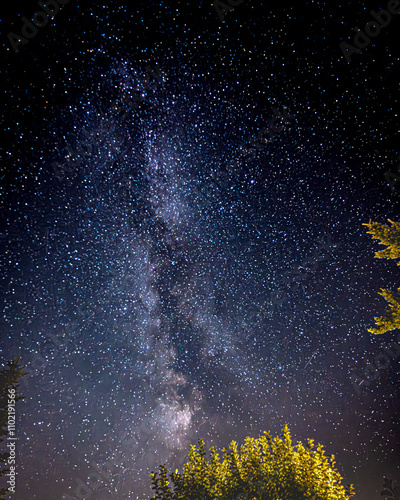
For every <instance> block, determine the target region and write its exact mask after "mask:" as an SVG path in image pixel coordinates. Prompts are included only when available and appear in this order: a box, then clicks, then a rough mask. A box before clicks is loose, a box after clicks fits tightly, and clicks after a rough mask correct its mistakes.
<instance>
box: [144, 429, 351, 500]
mask: <svg viewBox="0 0 400 500" xmlns="http://www.w3.org/2000/svg"><path fill="white" fill-rule="evenodd" d="M334 458H335V457H334V456H333V455H331V456H330V457H327V456H325V451H324V450H323V446H322V445H320V444H318V445H317V447H316V448H315V447H314V440H312V439H309V440H308V442H307V445H306V446H303V444H302V443H300V442H298V443H297V445H296V446H293V445H292V439H291V435H290V432H289V428H288V427H287V426H286V425H285V426H284V427H283V436H282V437H281V438H280V437H275V438H272V437H271V435H270V433H269V432H264V435H263V436H262V437H260V438H258V439H254V438H250V437H247V438H246V439H245V442H244V444H243V445H242V446H241V447H240V450H239V449H238V445H237V443H236V442H235V441H232V443H231V444H230V447H229V449H228V450H226V449H225V448H224V449H223V450H222V459H221V458H220V456H219V454H218V453H217V451H216V449H215V447H212V448H211V449H210V458H209V459H207V458H206V451H205V444H204V441H203V440H199V444H198V446H197V447H195V446H194V445H192V446H191V447H190V452H189V461H188V462H187V463H186V464H185V465H184V467H183V472H182V473H179V472H178V470H176V471H175V472H173V473H172V474H168V472H167V469H166V467H165V465H161V466H160V468H159V472H156V473H154V472H152V474H151V476H152V489H153V490H154V491H155V496H154V497H152V499H151V500H214V499H218V500H256V499H258V500H347V499H349V498H350V497H351V496H353V495H354V490H353V486H352V485H348V486H347V487H344V486H342V484H341V481H342V477H341V476H340V474H339V473H338V472H337V471H336V469H335V467H334V464H335V462H334Z"/></svg>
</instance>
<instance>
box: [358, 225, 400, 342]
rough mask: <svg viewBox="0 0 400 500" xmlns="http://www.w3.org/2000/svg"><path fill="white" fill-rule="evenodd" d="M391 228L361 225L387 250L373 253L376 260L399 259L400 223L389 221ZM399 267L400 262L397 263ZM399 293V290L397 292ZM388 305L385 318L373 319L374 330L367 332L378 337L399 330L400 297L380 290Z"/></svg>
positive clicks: (385, 290)
mask: <svg viewBox="0 0 400 500" xmlns="http://www.w3.org/2000/svg"><path fill="white" fill-rule="evenodd" d="M388 221H389V222H390V223H391V225H392V226H391V227H390V226H387V225H386V224H379V222H371V221H369V223H368V224H363V226H367V227H368V228H369V231H367V233H368V234H372V238H373V239H376V240H380V242H379V244H380V245H386V247H387V248H385V249H384V250H380V251H378V252H376V253H375V258H376V259H400V222H393V221H391V220H390V219H388ZM397 265H398V266H400V262H397ZM397 292H398V293H400V288H398V290H397ZM379 295H382V297H384V298H385V299H386V301H387V302H388V304H389V309H388V310H387V311H386V313H385V316H378V317H375V318H374V319H375V324H376V325H377V327H376V328H370V329H369V330H368V331H369V332H371V333H374V334H375V335H379V334H382V333H386V332H389V331H391V330H395V329H396V328H400V297H399V296H398V295H396V294H395V293H394V292H391V291H390V290H387V289H385V288H382V289H381V291H380V292H379Z"/></svg>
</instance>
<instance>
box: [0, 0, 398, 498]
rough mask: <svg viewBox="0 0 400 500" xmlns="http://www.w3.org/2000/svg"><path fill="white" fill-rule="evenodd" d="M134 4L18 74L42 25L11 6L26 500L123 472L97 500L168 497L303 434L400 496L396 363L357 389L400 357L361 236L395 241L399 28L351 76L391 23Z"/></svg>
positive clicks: (13, 247) (45, 33) (83, 19)
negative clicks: (212, 464) (191, 457)
mask: <svg viewBox="0 0 400 500" xmlns="http://www.w3.org/2000/svg"><path fill="white" fill-rule="evenodd" d="M127 4H128V3H123V4H120V3H117V2H109V5H108V6H103V5H102V4H98V3H94V4H92V5H86V4H85V5H81V4H79V3H78V2H76V1H72V2H70V3H68V4H66V5H65V6H64V7H63V8H62V10H61V11H60V12H58V13H57V15H56V16H55V18H54V19H53V20H52V21H51V22H50V23H48V24H47V25H46V26H43V27H41V28H40V29H39V30H38V33H37V34H36V35H35V36H33V37H32V38H31V39H30V40H29V43H27V44H26V45H21V46H20V47H19V51H18V53H16V52H15V51H14V50H13V48H12V46H11V43H10V41H9V39H8V37H7V35H8V33H10V32H14V33H16V34H20V33H21V29H22V21H21V16H26V17H27V18H29V19H31V18H32V16H33V14H34V13H35V12H36V11H37V10H39V7H38V5H37V4H34V3H32V2H22V3H19V4H17V3H16V4H15V5H8V6H7V8H5V7H4V8H3V7H2V10H3V15H2V16H1V33H2V41H3V47H2V57H3V61H4V63H3V78H2V82H1V88H2V95H3V96H4V104H3V107H2V109H3V114H2V118H3V121H2V132H3V133H2V149H1V152H2V158H3V160H2V163H1V181H0V182H1V184H0V189H1V196H0V203H1V211H0V217H1V219H0V221H1V239H0V259H1V269H2V274H1V290H0V291H1V298H2V304H4V305H3V312H2V315H1V345H0V347H1V356H2V358H3V359H4V363H5V362H6V360H8V359H11V358H12V357H14V356H16V355H20V356H21V357H22V362H23V363H24V364H25V365H27V368H28V369H29V371H30V376H29V377H26V379H25V381H24V383H23V384H22V393H23V394H24V395H25V397H26V399H25V400H24V402H22V403H20V405H19V409H18V418H19V420H18V426H19V427H18V433H19V434H18V437H19V441H18V473H19V476H18V490H17V495H16V497H15V498H16V499H17V500H22V499H25V498H27V496H28V495H29V498H32V499H39V498H40V499H41V500H55V499H58V498H59V499H61V498H62V497H63V494H66V493H68V494H69V495H70V496H71V497H75V498H76V495H75V494H74V491H75V489H76V488H77V485H78V482H79V481H82V482H86V481H87V478H88V477H89V475H90V474H91V473H93V471H94V465H93V464H96V465H97V466H98V467H99V468H100V469H101V468H102V467H103V469H104V467H105V464H107V463H108V464H109V463H110V460H111V459H112V457H114V460H115V466H113V470H112V471H111V473H110V474H109V478H108V479H106V478H104V481H103V484H102V485H101V487H99V488H98V490H97V491H96V493H93V494H92V495H89V498H96V500H103V499H104V500H105V499H117V498H118V500H121V499H125V498H126V499H128V498H129V499H135V498H148V497H149V496H150V490H149V479H148V478H149V471H150V470H153V469H154V468H155V467H157V466H158V464H160V463H163V462H166V463H167V464H168V465H170V466H173V467H174V468H175V467H179V466H181V465H182V463H183V462H184V460H185V457H186V454H187V451H188V448H189V444H190V443H195V442H196V441H197V439H198V438H199V437H203V438H204V439H205V441H206V445H207V446H211V445H217V446H219V447H223V446H227V444H228V443H229V442H230V441H231V440H232V439H235V440H238V441H241V440H243V439H244V437H245V436H247V435H251V436H254V437H255V436H259V435H260V434H261V433H262V431H264V430H271V431H272V432H273V433H278V432H279V431H280V428H281V426H282V425H284V424H285V423H287V424H288V425H289V427H290V429H291V431H292V433H293V435H294V438H295V440H302V441H305V440H306V439H308V438H312V439H315V440H316V441H319V442H321V443H322V444H323V445H324V446H325V448H326V450H327V453H329V454H331V453H334V454H335V455H336V460H337V467H338V469H339V471H340V472H341V473H342V475H343V477H344V482H345V483H353V484H354V485H355V489H356V496H355V497H354V498H355V500H360V499H361V498H362V499H363V500H375V499H378V498H380V491H381V490H382V487H381V486H382V484H383V476H386V477H390V478H392V479H393V480H394V481H398V480H399V465H400V461H399V449H400V448H399V438H398V436H399V425H398V409H399V406H398V400H399V399H398V397H399V390H398V386H399V384H398V380H399V376H400V374H399V361H398V359H393V360H391V363H390V365H389V366H388V367H387V368H385V369H382V370H381V371H380V375H379V377H378V378H377V379H376V380H373V381H371V382H370V385H369V386H368V387H366V384H364V385H363V386H362V387H363V388H362V390H361V391H360V393H359V394H358V393H357V391H356V389H355V386H354V384H352V379H351V376H352V374H356V375H357V376H361V375H362V373H363V370H364V369H365V367H366V365H367V363H368V362H372V361H373V360H374V358H375V357H376V356H377V355H380V354H381V353H382V352H384V347H385V346H386V345H388V344H389V343H390V342H391V341H395V342H398V340H399V339H398V333H397V332H391V333H388V334H385V335H384V336H380V337H374V336H373V335H371V334H370V333H369V332H368V331H367V330H368V328H371V327H372V326H373V317H374V316H377V315H381V314H382V313H383V312H384V309H385V301H384V300H383V299H381V297H380V296H379V295H378V291H379V289H380V288H382V287H387V288H392V289H394V287H395V286H396V284H397V283H398V279H397V278H398V276H397V274H396V273H397V269H398V268H397V267H396V266H395V263H393V262H389V261H383V260H377V259H374V252H375V251H377V250H378V249H379V246H378V245H377V243H376V242H373V241H372V240H371V238H370V236H369V235H367V234H366V227H365V226H362V223H365V222H368V221H369V220H370V219H372V220H374V221H378V222H386V220H387V219H388V218H390V219H392V220H398V213H399V212H398V209H399V189H400V183H397V182H395V183H394V184H395V185H394V186H393V188H392V189H390V187H389V186H388V183H387V180H386V179H385V172H388V171H390V172H392V173H393V174H397V170H398V168H399V167H400V162H399V159H398V156H399V150H398V86H399V83H398V75H397V71H398V64H399V45H398V38H396V36H395V33H396V32H398V23H399V22H400V21H399V18H400V16H392V19H391V20H390V22H389V23H388V25H387V26H386V27H385V28H383V29H382V31H381V33H380V34H379V35H378V36H376V37H375V38H373V39H372V40H371V42H370V43H369V45H368V46H366V47H365V48H363V49H362V50H361V52H360V53H359V54H353V55H352V56H351V61H350V63H348V62H347V61H346V60H345V58H344V56H343V54H342V51H341V49H340V47H339V45H340V43H341V42H343V41H347V42H348V43H353V41H352V40H353V37H354V34H355V32H354V31H353V28H354V26H358V27H361V28H364V26H365V24H366V23H367V22H368V21H371V20H372V15H371V14H370V11H371V9H374V10H379V9H381V8H386V5H383V4H382V5H380V4H377V3H376V2H357V3H354V2H342V3H341V4H340V5H337V4H334V3H333V2H331V4H330V3H329V2H323V1H320V2H304V3H302V4H300V3H296V4H295V3H294V2H289V1H281V2H267V3H266V2H258V3H257V2H255V1H251V0H249V1H246V2H244V3H243V4H241V5H238V6H237V7H235V9H234V10H233V11H232V12H230V13H228V14H227V15H226V17H225V20H224V22H220V20H219V18H218V15H217V13H216V11H215V9H214V8H213V6H212V5H211V3H210V4H209V3H207V2H199V3H196V4H195V5H186V4H183V3H180V2H175V3H171V2H162V3H154V2H136V3H135V6H131V5H127ZM6 9H7V11H6V12H5V10H6ZM157 68H158V69H157ZM279 112H280V113H282V114H284V115H286V116H287V115H290V117H289V118H290V119H289V118H288V119H287V120H286V121H282V119H281V120H280V121H279V120H278V122H277V125H278V129H277V130H275V131H273V132H271V133H270V134H268V133H267V131H266V129H267V128H268V126H269V123H270V120H271V119H272V118H273V117H274V115H276V113H279ZM260 131H261V132H260ZM259 132H260V134H259V138H260V139H261V140H264V143H263V144H261V142H260V141H259V140H258V139H257V134H258V133H259ZM252 138H253V139H252ZM266 138H267V139H268V138H269V140H268V141H266V140H265V139H266ZM255 144H256V147H255V146H254V145H255ZM353 380H354V379H353ZM79 484H82V483H79Z"/></svg>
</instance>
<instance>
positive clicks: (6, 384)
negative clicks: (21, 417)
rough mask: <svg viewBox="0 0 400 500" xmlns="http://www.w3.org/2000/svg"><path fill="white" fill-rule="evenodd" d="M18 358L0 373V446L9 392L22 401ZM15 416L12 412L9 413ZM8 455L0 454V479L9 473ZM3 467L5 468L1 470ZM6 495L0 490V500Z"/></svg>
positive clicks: (14, 398)
mask: <svg viewBox="0 0 400 500" xmlns="http://www.w3.org/2000/svg"><path fill="white" fill-rule="evenodd" d="M19 360H20V357H19V356H18V357H16V358H15V359H14V360H12V361H8V362H7V365H8V368H3V369H2V370H1V371H0V444H2V443H3V441H4V440H5V439H6V436H7V434H8V427H7V424H8V421H9V414H10V411H9V398H10V396H9V394H10V393H9V390H11V391H12V393H13V394H14V395H15V396H14V397H13V401H15V402H18V401H21V400H22V399H24V398H23V397H22V396H19V395H18V388H19V384H18V379H20V378H21V377H23V376H24V375H26V372H25V371H24V367H23V366H21V365H20V364H19ZM11 414H12V415H15V413H14V411H13V412H12V413H11ZM9 456H10V453H9V452H8V451H6V452H4V453H0V477H2V476H5V475H6V473H7V472H8V471H9V469H8V467H7V463H8V458H9ZM4 466H5V468H3V467H4ZM7 494H8V488H0V498H4V497H5V495H7Z"/></svg>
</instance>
